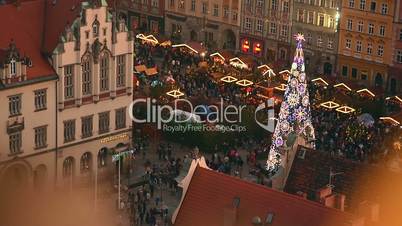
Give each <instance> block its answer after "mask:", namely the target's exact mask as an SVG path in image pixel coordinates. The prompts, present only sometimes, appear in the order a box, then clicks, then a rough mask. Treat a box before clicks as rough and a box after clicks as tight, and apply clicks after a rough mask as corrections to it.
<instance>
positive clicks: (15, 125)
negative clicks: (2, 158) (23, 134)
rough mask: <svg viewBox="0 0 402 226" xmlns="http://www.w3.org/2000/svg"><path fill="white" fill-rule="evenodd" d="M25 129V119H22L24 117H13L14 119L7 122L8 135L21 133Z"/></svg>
mask: <svg viewBox="0 0 402 226" xmlns="http://www.w3.org/2000/svg"><path fill="white" fill-rule="evenodd" d="M24 127H25V123H24V117H22V116H17V117H12V118H9V119H8V121H7V133H8V134H11V133H15V132H18V131H21V130H23V129H24Z"/></svg>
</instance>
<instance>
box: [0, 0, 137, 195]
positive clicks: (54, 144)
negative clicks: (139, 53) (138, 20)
mask: <svg viewBox="0 0 402 226" xmlns="http://www.w3.org/2000/svg"><path fill="white" fill-rule="evenodd" d="M44 9H46V10H44ZM15 15H17V17H15ZM33 15H36V16H37V17H35V16H34V17H33ZM38 15H41V17H39V16H38ZM115 15H116V13H112V12H110V11H109V10H108V5H107V3H106V1H105V0H98V1H91V2H82V3H81V2H79V3H77V2H74V1H70V0H62V1H57V2H47V1H40V0H38V1H30V2H22V3H20V5H18V6H16V5H14V4H7V5H4V6H1V7H0V18H1V20H0V21H1V22H0V23H1V26H4V27H5V26H8V28H7V29H5V32H4V35H2V36H1V38H0V62H1V63H0V77H1V84H0V87H1V88H0V92H1V95H0V101H1V103H3V104H4V106H9V109H8V111H1V113H0V114H1V119H4V120H3V121H2V122H1V123H2V124H3V126H4V128H5V131H7V136H1V138H0V144H1V145H2V147H8V148H3V149H1V150H0V183H1V184H2V185H3V182H4V181H7V182H6V184H8V185H10V184H11V187H13V188H15V187H38V186H39V185H43V186H44V185H52V186H48V187H49V188H50V187H54V186H53V185H55V186H57V187H61V188H73V187H75V186H81V185H82V186H88V185H93V184H94V183H95V181H98V180H97V179H98V177H99V180H101V179H103V178H105V177H106V176H111V175H113V173H116V172H117V169H118V168H117V167H115V165H117V164H116V162H112V155H113V154H116V153H118V152H121V151H126V150H128V148H129V147H130V144H131V129H132V128H131V119H130V117H129V114H128V108H129V105H130V104H131V102H132V92H133V91H132V80H131V79H132V77H131V76H132V71H133V40H132V34H131V32H129V31H128V29H127V26H126V24H125V21H124V19H118V18H117V16H115ZM42 16H43V17H42ZM10 18H18V20H14V21H13V23H11V21H10ZM28 21H29V22H28ZM7 24H17V25H19V26H14V25H12V26H11V27H10V25H7ZM44 24H45V25H46V26H43V25H44ZM18 29H23V31H24V32H19V30H18ZM7 39H8V40H10V39H11V40H13V41H12V42H11V44H8V43H9V41H7ZM6 41H7V45H9V46H8V47H7V46H5V43H6ZM19 48H20V49H19ZM23 54H24V55H23ZM25 54H26V55H25ZM129 162H130V161H124V160H123V161H122V163H123V164H122V166H123V167H122V168H126V167H125V166H126V165H127V164H126V163H129ZM10 178H15V180H14V181H12V182H10V181H11V180H10V181H9V179H10Z"/></svg>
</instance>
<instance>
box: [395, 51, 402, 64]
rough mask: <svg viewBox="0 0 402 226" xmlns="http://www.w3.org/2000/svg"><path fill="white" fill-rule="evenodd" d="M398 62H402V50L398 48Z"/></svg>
mask: <svg viewBox="0 0 402 226" xmlns="http://www.w3.org/2000/svg"><path fill="white" fill-rule="evenodd" d="M396 62H398V63H399V64H402V50H398V51H397V52H396Z"/></svg>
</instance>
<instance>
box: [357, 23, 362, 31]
mask: <svg viewBox="0 0 402 226" xmlns="http://www.w3.org/2000/svg"><path fill="white" fill-rule="evenodd" d="M363 26H364V23H363V21H359V22H358V23H357V31H358V32H363Z"/></svg>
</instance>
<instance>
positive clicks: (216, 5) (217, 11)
mask: <svg viewBox="0 0 402 226" xmlns="http://www.w3.org/2000/svg"><path fill="white" fill-rule="evenodd" d="M214 16H219V5H218V4H214Z"/></svg>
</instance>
